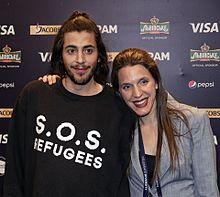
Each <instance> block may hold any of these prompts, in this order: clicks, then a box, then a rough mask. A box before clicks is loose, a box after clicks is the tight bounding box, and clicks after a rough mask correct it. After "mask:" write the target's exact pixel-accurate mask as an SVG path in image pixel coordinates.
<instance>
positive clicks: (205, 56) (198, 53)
mask: <svg viewBox="0 0 220 197" xmlns="http://www.w3.org/2000/svg"><path fill="white" fill-rule="evenodd" d="M200 49H201V50H195V49H190V61H191V62H196V61H198V62H209V61H216V62H219V61H220V49H213V50H210V46H208V45H207V44H206V43H204V44H203V45H202V46H201V47H200Z"/></svg>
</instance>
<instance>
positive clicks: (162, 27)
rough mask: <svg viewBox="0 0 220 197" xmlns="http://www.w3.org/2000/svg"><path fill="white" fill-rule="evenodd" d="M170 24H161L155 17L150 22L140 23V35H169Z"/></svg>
mask: <svg viewBox="0 0 220 197" xmlns="http://www.w3.org/2000/svg"><path fill="white" fill-rule="evenodd" d="M169 33H170V22H160V20H159V18H156V17H155V16H154V17H153V18H151V19H150V22H140V34H141V35H143V34H169Z"/></svg>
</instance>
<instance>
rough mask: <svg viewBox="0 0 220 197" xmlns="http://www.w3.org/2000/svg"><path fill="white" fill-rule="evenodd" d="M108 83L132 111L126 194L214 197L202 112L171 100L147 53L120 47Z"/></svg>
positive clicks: (208, 133)
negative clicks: (132, 126) (121, 49)
mask: <svg viewBox="0 0 220 197" xmlns="http://www.w3.org/2000/svg"><path fill="white" fill-rule="evenodd" d="M112 85H113V87H114V89H115V90H116V91H118V92H119V93H120V95H121V97H122V98H123V100H124V101H125V103H126V104H127V105H128V106H129V107H130V108H131V109H132V110H133V111H134V112H135V113H136V115H137V127H136V129H135V131H134V136H133V143H132V150H131V162H130V168H129V181H130V192H131V196H132V197H139V196H165V197H174V196H178V197H200V196H206V197H216V196H219V191H218V186H217V181H216V179H217V178H216V177H217V173H216V158H215V147H214V141H213V133H212V130H211V127H210V122H209V119H208V117H207V114H206V112H205V111H202V110H199V109H197V108H194V107H191V106H188V105H185V104H182V103H179V102H177V101H176V100H174V98H172V97H171V95H169V94H168V93H167V91H166V90H165V89H164V87H163V84H162V81H161V76H160V72H159V70H158V67H157V65H156V63H155V61H154V60H153V59H152V58H151V57H150V55H149V54H148V53H147V52H146V51H143V50H140V49H135V48H133V49H126V50H124V51H122V52H121V53H119V54H118V55H117V56H116V58H115V59H114V62H113V70H112Z"/></svg>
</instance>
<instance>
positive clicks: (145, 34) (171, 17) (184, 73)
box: [0, 0, 220, 195]
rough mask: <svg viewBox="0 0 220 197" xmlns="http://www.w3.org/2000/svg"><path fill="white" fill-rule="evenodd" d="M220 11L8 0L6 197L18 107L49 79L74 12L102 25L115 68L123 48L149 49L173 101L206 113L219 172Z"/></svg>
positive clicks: (111, 1) (2, 58)
mask: <svg viewBox="0 0 220 197" xmlns="http://www.w3.org/2000/svg"><path fill="white" fill-rule="evenodd" d="M219 7H220V1H219V0H209V1H205V0H191V1H181V0H154V1H151V0H137V1H133V0H120V1H115V0H108V1H106V0H103V1H98V0H93V1H91V0H84V1H81V0H65V1H61V0H44V1H32V0H30V1H24V0H21V1H18V0H17V1H16V0H8V1H6V0H1V2H0V95H1V99H0V195H1V190H2V183H3V179H4V170H5V168H4V167H5V163H6V162H7V161H6V159H5V149H6V146H7V140H8V136H7V130H8V124H9V121H10V115H11V111H12V109H13V105H14V102H15V99H16V97H17V96H18V94H19V92H20V91H21V89H22V88H23V87H24V85H25V84H26V83H27V82H28V81H30V80H33V79H37V78H38V77H39V76H41V75H43V74H45V73H47V72H48V70H49V61H50V49H51V46H52V42H53V39H54V34H55V33H56V32H57V29H58V28H59V25H61V24H62V23H63V21H64V20H65V19H66V18H67V17H68V16H69V15H70V14H71V13H72V11H73V10H81V11H85V12H88V13H89V14H90V16H91V17H92V18H93V19H94V20H95V21H96V22H97V24H98V25H99V28H100V31H101V33H102V35H103V38H104V42H105V44H106V46H107V50H108V53H109V62H110V66H111V61H112V58H113V57H114V56H115V54H117V53H118V52H119V51H121V50H122V49H124V48H128V47H138V48H142V49H145V50H147V51H149V52H150V53H151V55H152V56H153V58H154V59H155V60H156V61H157V62H158V65H159V68H160V71H161V74H162V77H163V80H164V85H165V87H166V88H167V89H168V90H169V92H170V93H171V94H173V95H174V96H175V97H176V98H177V99H178V100H180V101H183V102H185V103H187V104H191V105H194V106H197V107H200V108H204V109H206V110H207V113H208V115H209V117H210V120H211V124H212V128H213V132H214V135H215V136H214V140H215V143H216V147H217V157H218V168H219V167H220V161H219V158H220V149H219V147H218V139H219V137H220V120H219V118H220V103H219V98H220V91H219V90H220V89H219V88H220V77H219V76H220V65H219V64H220V39H219V36H220V32H219V28H220V12H219ZM218 174H219V176H220V173H218ZM219 176H218V177H219Z"/></svg>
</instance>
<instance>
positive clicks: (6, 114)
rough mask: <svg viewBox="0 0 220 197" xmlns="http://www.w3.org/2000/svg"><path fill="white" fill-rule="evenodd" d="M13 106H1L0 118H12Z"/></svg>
mask: <svg viewBox="0 0 220 197" xmlns="http://www.w3.org/2000/svg"><path fill="white" fill-rule="evenodd" d="M12 112H13V108H0V118H11V115H12Z"/></svg>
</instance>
